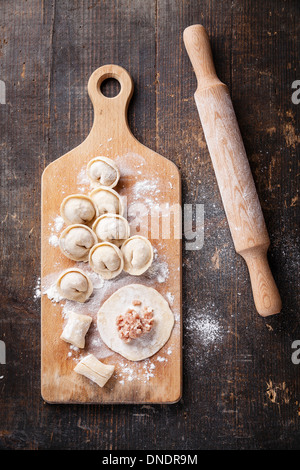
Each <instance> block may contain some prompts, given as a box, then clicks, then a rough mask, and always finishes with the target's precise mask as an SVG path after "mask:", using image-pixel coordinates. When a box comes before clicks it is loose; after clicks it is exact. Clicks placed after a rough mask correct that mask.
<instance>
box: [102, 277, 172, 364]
mask: <svg viewBox="0 0 300 470" xmlns="http://www.w3.org/2000/svg"><path fill="white" fill-rule="evenodd" d="M129 314H130V316H129ZM120 316H123V320H124V321H123V324H125V331H122V329H121V330H120V327H122V324H120V321H121V320H122V318H120ZM141 323H142V325H143V326H142V327H141V325H140V324H141ZM128 325H129V326H128ZM97 326H98V330H99V333H100V336H101V338H102V340H103V341H104V343H105V344H106V345H107V346H108V347H109V348H110V349H112V350H113V351H115V352H117V353H119V354H121V355H122V356H124V357H125V358H126V359H129V360H130V361H141V360H143V359H146V358H147V357H151V356H153V354H155V353H156V352H157V351H159V350H160V349H161V348H162V347H163V346H164V345H165V343H166V342H167V341H168V339H169V338H170V335H171V332H172V329H173V326H174V315H173V312H172V311H171V309H170V307H169V304H168V302H167V301H166V300H165V299H164V298H163V296H162V295H161V294H160V293H159V292H157V291H156V290H155V289H153V288H152V287H146V286H144V285H142V284H130V285H128V286H125V287H121V289H119V290H117V291H116V292H115V293H114V294H112V295H111V296H110V297H109V298H108V299H107V300H106V301H105V302H104V303H103V305H102V306H101V308H100V310H99V312H98V315H97ZM126 329H127V330H126ZM141 329H142V332H140V330H141ZM128 331H129V336H128V334H127V333H128ZM133 333H134V334H133ZM128 339H130V341H128Z"/></svg>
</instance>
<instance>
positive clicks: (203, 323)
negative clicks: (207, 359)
mask: <svg viewBox="0 0 300 470" xmlns="http://www.w3.org/2000/svg"><path fill="white" fill-rule="evenodd" d="M209 310H210V309H207V311H206V312H205V313H202V314H201V312H199V311H197V310H191V311H189V312H188V315H187V319H186V325H185V326H186V330H187V332H188V333H189V334H191V335H193V336H194V337H196V338H197V339H198V340H199V341H200V342H201V343H202V345H203V346H209V345H210V344H213V345H215V344H216V343H217V342H220V341H221V340H222V338H223V332H222V329H221V327H220V325H219V322H218V321H217V320H216V319H215V318H213V313H211V312H209ZM214 315H216V311H215V312H214Z"/></svg>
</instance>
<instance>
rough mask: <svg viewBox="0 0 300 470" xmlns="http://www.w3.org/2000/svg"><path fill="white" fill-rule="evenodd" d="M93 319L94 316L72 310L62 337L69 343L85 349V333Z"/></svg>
mask: <svg viewBox="0 0 300 470" xmlns="http://www.w3.org/2000/svg"><path fill="white" fill-rule="evenodd" d="M92 320H93V319H92V317H89V316H88V315H81V314H80V313H75V312H71V313H70V314H69V316H68V321H67V323H66V325H65V327H64V329H63V332H62V334H61V336H60V338H61V339H62V340H63V341H66V342H67V343H71V344H73V345H74V346H76V347H77V348H81V349H83V348H84V346H85V335H86V334H87V332H88V329H89V327H90V325H91V323H92Z"/></svg>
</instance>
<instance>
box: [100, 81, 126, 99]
mask: <svg viewBox="0 0 300 470" xmlns="http://www.w3.org/2000/svg"><path fill="white" fill-rule="evenodd" d="M100 91H101V93H102V94H103V95H104V96H105V97H106V98H115V97H116V96H118V94H119V93H120V91H121V84H120V82H119V80H117V79H116V78H114V77H107V78H105V79H104V80H103V81H102V82H101V84H100Z"/></svg>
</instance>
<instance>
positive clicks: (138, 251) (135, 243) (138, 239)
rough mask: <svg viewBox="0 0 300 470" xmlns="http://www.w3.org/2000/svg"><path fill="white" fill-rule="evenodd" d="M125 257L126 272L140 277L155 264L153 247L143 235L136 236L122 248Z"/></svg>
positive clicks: (129, 239) (126, 241)
mask: <svg viewBox="0 0 300 470" xmlns="http://www.w3.org/2000/svg"><path fill="white" fill-rule="evenodd" d="M121 251H122V253H123V257H124V271H126V272H127V273H129V274H132V275H134V276H140V275H141V274H143V273H144V272H145V271H147V269H148V268H150V266H151V264H152V262H153V247H152V245H151V243H150V241H149V240H148V239H147V238H145V237H142V236H141V235H134V236H133V237H130V238H128V239H127V240H125V242H124V243H123V245H122V247H121Z"/></svg>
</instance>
